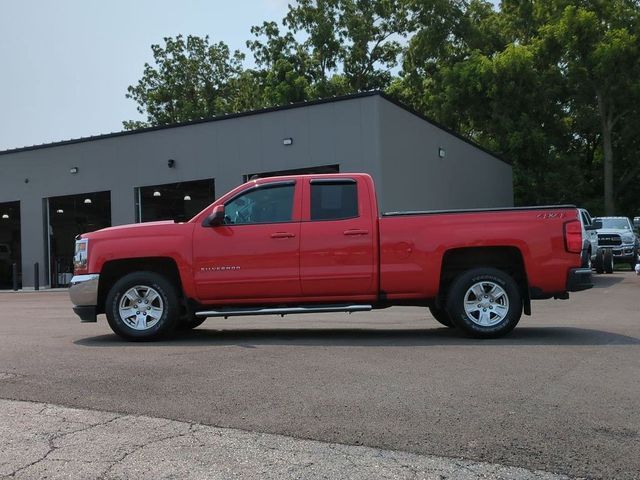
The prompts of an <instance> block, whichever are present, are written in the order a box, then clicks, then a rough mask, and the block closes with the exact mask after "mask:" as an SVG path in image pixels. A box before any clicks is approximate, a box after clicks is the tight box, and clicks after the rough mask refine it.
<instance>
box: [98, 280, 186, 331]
mask: <svg viewBox="0 0 640 480" xmlns="http://www.w3.org/2000/svg"><path fill="white" fill-rule="evenodd" d="M105 313H106V314H107V321H108V322H109V326H110V327H111V329H112V330H113V331H114V332H115V333H116V334H117V335H119V336H121V337H122V338H125V339H127V340H135V341H144V340H155V339H158V338H161V337H164V336H167V335H169V334H170V333H171V332H173V330H174V328H175V327H176V323H177V321H178V317H179V313H180V311H179V305H178V294H177V292H176V288H175V287H174V286H173V285H172V284H171V282H169V281H168V280H167V279H166V278H164V277H163V276H161V275H159V274H157V273H154V272H133V273H130V274H128V275H125V276H124V277H122V278H121V279H120V280H118V281H117V282H116V283H115V284H114V285H113V287H111V290H109V293H108V294H107V299H106V304H105Z"/></svg>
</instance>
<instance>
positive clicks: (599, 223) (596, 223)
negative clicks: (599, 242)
mask: <svg viewBox="0 0 640 480" xmlns="http://www.w3.org/2000/svg"><path fill="white" fill-rule="evenodd" d="M593 228H595V229H596V230H600V229H601V228H602V220H594V221H593Z"/></svg>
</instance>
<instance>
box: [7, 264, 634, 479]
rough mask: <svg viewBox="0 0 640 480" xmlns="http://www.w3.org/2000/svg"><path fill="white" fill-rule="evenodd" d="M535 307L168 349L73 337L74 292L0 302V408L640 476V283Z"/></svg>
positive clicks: (338, 319)
mask: <svg viewBox="0 0 640 480" xmlns="http://www.w3.org/2000/svg"><path fill="white" fill-rule="evenodd" d="M595 281H596V287H595V288H593V289H592V290H589V291H586V292H581V293H577V294H573V295H572V297H571V299H570V300H568V301H540V302H535V303H534V306H533V307H534V315H533V316H532V317H523V320H522V321H521V323H520V325H519V327H518V328H517V329H516V330H515V331H514V332H513V333H512V334H511V335H510V336H508V337H506V338H502V339H496V340H485V341H480V340H471V339H467V338H462V337H460V336H458V335H457V334H456V333H455V332H453V331H450V330H448V329H445V328H442V327H441V326H440V325H439V324H438V323H436V322H435V320H433V319H431V317H430V316H429V315H428V313H427V311H426V309H421V308H394V309H389V310H384V311H378V312H373V313H364V314H353V315H351V316H349V315H343V314H330V315H324V316H314V315H305V316H298V317H295V316H291V317H285V318H280V317H254V318H250V317H247V318H234V319H228V320H219V319H210V320H208V321H207V322H205V323H204V324H203V325H202V326H201V327H199V328H198V329H197V330H195V331H193V332H188V333H184V334H180V335H179V336H178V337H177V338H176V339H175V340H172V341H163V342H158V343H146V344H135V343H127V342H123V341H121V340H120V339H119V338H118V337H116V336H115V335H113V334H112V333H111V331H110V330H109V328H108V326H107V324H106V320H105V319H104V317H100V318H99V320H98V323H97V324H80V323H79V321H78V320H77V319H76V318H75V316H74V315H73V313H72V311H71V308H70V304H69V302H68V298H67V295H66V293H65V292H45V291H43V292H37V293H36V292H34V293H9V292H5V293H0V398H3V399H11V400H28V401H33V402H44V403H47V404H55V405H60V406H69V407H78V408H85V409H95V410H102V411H107V412H116V413H120V414H134V415H148V416H150V417H161V418H166V419H171V420H176V421H181V422H197V423H199V424H205V425H210V426H215V427H230V428H235V429H240V430H242V431H245V432H259V433H273V434H280V435H285V436H289V437H295V438H303V439H311V440H319V441H322V442H334V443H339V444H346V445H362V446H367V447H374V448H380V449H388V450H394V451H399V452H403V453H410V454H427V455H438V456H443V457H453V458H464V459H469V460H478V461H484V462H492V463H496V464H501V465H508V466H516V467H524V468H527V469H532V470H544V471H548V472H554V473H560V474H567V475H570V476H578V477H588V478H629V479H630V478H639V476H640V474H639V473H638V472H640V409H639V408H638V407H639V405H640V313H639V311H640V277H638V276H635V275H634V274H633V273H630V272H617V273H615V274H612V275H599V276H596V277H595Z"/></svg>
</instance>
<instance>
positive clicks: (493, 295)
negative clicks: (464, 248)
mask: <svg viewBox="0 0 640 480" xmlns="http://www.w3.org/2000/svg"><path fill="white" fill-rule="evenodd" d="M447 311H448V312H449V315H450V317H451V321H452V322H453V324H454V325H455V326H456V327H458V328H459V329H460V330H462V331H463V332H464V333H465V334H467V335H469V336H471V337H476V338H496V337H501V336H502V335H506V334H507V333H509V332H510V331H511V330H513V329H514V328H515V326H516V325H517V324H518V322H519V321H520V317H521V316H522V297H521V295H520V291H519V289H518V285H517V283H516V282H515V281H514V280H513V278H511V276H510V275H508V274H507V273H505V272H503V271H502V270H498V269H496V268H474V269H473V270H469V271H467V272H464V273H462V274H461V275H460V276H458V278H456V279H455V280H454V282H453V284H452V285H451V288H450V290H449V294H448V296H447Z"/></svg>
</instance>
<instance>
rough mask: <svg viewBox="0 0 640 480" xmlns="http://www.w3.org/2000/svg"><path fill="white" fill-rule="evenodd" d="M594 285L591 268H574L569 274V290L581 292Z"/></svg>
mask: <svg viewBox="0 0 640 480" xmlns="http://www.w3.org/2000/svg"><path fill="white" fill-rule="evenodd" d="M591 287H593V280H592V279H591V269H590V268H572V269H571V270H569V275H568V276H567V291H568V292H580V291H581V290H588V289H589V288H591Z"/></svg>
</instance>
